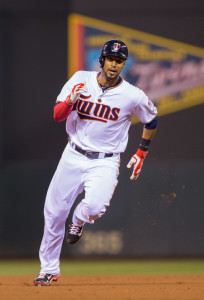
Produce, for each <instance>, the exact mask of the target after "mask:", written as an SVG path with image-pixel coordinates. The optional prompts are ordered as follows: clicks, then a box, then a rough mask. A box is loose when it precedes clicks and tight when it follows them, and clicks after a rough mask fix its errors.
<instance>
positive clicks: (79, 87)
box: [65, 82, 88, 104]
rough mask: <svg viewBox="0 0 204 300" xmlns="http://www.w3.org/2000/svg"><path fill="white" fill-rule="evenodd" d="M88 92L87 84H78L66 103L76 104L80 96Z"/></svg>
mask: <svg viewBox="0 0 204 300" xmlns="http://www.w3.org/2000/svg"><path fill="white" fill-rule="evenodd" d="M87 92H88V89H87V86H86V82H83V83H79V84H76V85H75V86H74V87H73V89H72V91H71V94H70V95H69V96H68V97H67V99H66V100H65V102H66V103H67V104H74V103H75V102H76V101H77V100H78V98H79V96H80V95H81V94H82V93H87Z"/></svg>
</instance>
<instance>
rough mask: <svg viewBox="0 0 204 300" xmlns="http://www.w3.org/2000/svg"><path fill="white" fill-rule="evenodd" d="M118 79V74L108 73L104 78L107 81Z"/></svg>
mask: <svg viewBox="0 0 204 300" xmlns="http://www.w3.org/2000/svg"><path fill="white" fill-rule="evenodd" d="M117 77H118V73H116V72H115V73H108V74H106V78H107V79H108V80H114V79H116V78H117Z"/></svg>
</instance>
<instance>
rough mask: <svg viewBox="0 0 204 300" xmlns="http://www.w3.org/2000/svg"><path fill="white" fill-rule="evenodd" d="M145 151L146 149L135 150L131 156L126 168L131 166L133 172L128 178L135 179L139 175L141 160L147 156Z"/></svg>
mask: <svg viewBox="0 0 204 300" xmlns="http://www.w3.org/2000/svg"><path fill="white" fill-rule="evenodd" d="M147 153H148V152H147V151H142V150H140V149H138V150H137V152H136V153H135V154H134V155H133V156H132V158H131V160H130V161H129V163H128V165H127V168H131V167H132V166H133V172H132V175H131V176H130V180H134V179H137V177H138V176H139V175H140V172H141V168H142V165H143V161H144V159H145V157H146V156H147Z"/></svg>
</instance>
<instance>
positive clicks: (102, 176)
mask: <svg viewBox="0 0 204 300" xmlns="http://www.w3.org/2000/svg"><path fill="white" fill-rule="evenodd" d="M118 169H119V157H114V158H108V159H103V160H102V159H100V160H91V161H90V162H89V167H88V168H87V172H86V174H85V180H84V189H85V198H84V199H83V200H82V201H81V202H80V203H79V204H78V206H77V207H76V209H75V211H74V214H73V219H72V224H71V226H72V227H73V228H71V229H70V228H68V233H67V242H68V243H70V244H74V243H75V242H77V241H78V239H79V238H80V236H78V231H80V230H83V225H84V224H85V223H91V224H93V223H94V220H95V219H97V218H100V217H101V216H103V215H104V213H105V211H106V208H107V207H108V206H109V205H110V200H111V198H112V195H113V193H114V190H115V188H116V185H117V182H118V180H117V177H118Z"/></svg>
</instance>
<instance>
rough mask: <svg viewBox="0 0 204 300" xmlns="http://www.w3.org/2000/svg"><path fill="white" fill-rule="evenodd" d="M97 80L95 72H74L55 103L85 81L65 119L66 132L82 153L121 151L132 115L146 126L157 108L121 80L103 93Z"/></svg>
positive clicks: (124, 147)
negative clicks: (83, 91)
mask: <svg viewBox="0 0 204 300" xmlns="http://www.w3.org/2000/svg"><path fill="white" fill-rule="evenodd" d="M97 78H98V73H97V72H94V71H91V72H87V71H78V72H76V73H75V74H74V75H73V76H72V77H71V79H70V80H69V81H68V82H67V83H66V84H65V85H64V87H63V88H62V91H61V93H60V94H59V96H58V97H57V102H62V101H65V100H66V98H67V96H68V95H69V94H70V93H71V91H72V88H73V87H74V86H75V85H76V84H78V83H82V82H86V86H87V88H88V92H87V93H84V94H81V95H80V97H79V99H78V100H77V102H76V103H75V105H74V107H73V109H72V112H71V114H70V115H69V116H68V118H67V121H66V131H67V133H68V135H69V137H70V138H71V140H72V141H73V142H74V143H75V144H77V145H78V146H80V147H81V148H83V149H84V150H90V151H95V152H105V153H121V152H124V151H125V149H126V146H127V142H128V130H129V127H130V125H131V121H132V118H133V116H134V115H137V116H138V117H139V119H140V121H141V122H142V123H149V122H151V121H152V120H153V119H154V118H155V116H156V115H157V109H156V107H155V106H154V105H153V103H152V102H151V101H150V100H149V99H148V97H147V96H146V95H145V93H144V92H143V91H142V90H140V89H139V88H137V87H135V86H133V85H131V84H129V83H128V82H127V81H125V80H121V81H120V82H119V84H117V85H115V86H114V87H110V88H107V89H105V90H104V89H103V88H102V86H101V85H100V83H99V82H98V79H97Z"/></svg>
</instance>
